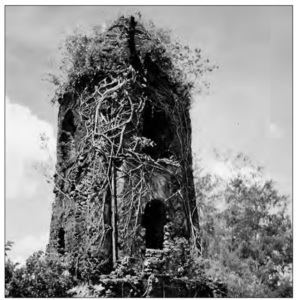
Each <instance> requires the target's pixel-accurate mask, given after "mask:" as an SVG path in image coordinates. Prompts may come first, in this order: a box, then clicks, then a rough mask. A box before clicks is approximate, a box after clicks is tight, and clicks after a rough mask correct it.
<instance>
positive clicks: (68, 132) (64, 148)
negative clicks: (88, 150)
mask: <svg viewBox="0 0 296 300" xmlns="http://www.w3.org/2000/svg"><path fill="white" fill-rule="evenodd" d="M61 130H62V131H61V135H60V138H59V144H60V149H61V155H62V159H63V160H68V159H70V157H72V155H73V153H72V152H73V151H75V149H74V134H75V131H76V126H75V124H74V115H73V112H72V111H71V110H68V111H67V113H66V114H65V117H64V119H63V122H62V126H61Z"/></svg>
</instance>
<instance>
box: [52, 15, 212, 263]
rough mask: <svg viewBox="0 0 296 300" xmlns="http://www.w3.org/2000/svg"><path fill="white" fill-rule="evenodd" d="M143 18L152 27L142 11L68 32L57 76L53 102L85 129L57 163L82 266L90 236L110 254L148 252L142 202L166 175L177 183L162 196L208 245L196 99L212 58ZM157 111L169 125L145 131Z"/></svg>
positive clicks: (58, 182) (195, 243) (177, 219)
mask: <svg viewBox="0 0 296 300" xmlns="http://www.w3.org/2000/svg"><path fill="white" fill-rule="evenodd" d="M146 25H147V27H148V29H150V30H146V29H145V28H144V25H143V23H142V22H141V20H137V21H136V20H135V18H134V17H131V18H125V17H121V18H119V19H118V20H117V21H116V22H115V23H114V24H113V25H111V26H110V27H109V28H108V29H107V30H106V32H104V33H99V32H98V31H96V30H94V31H93V32H92V33H91V34H90V35H89V36H86V35H81V34H76V35H73V36H70V37H68V38H67V40H66V42H65V54H64V60H63V62H62V67H61V69H62V70H63V72H64V73H63V76H61V77H57V76H52V82H53V83H54V84H55V85H56V86H57V89H56V93H55V95H54V97H53V102H54V103H55V102H59V104H60V105H61V107H66V108H68V109H72V110H73V111H74V112H75V116H76V117H75V118H76V123H78V124H80V125H79V126H80V132H82V134H80V137H79V143H77V145H76V146H75V147H76V148H75V155H70V156H69V159H68V161H62V162H60V164H59V163H58V167H57V172H56V188H55V191H56V193H57V194H59V195H61V196H60V197H61V198H63V199H65V200H64V201H65V203H64V202H63V205H65V206H67V205H68V206H69V208H68V210H69V215H68V218H69V217H72V218H74V219H75V225H73V226H74V232H75V243H74V244H75V247H76V250H75V252H76V260H77V266H78V265H79V263H80V261H82V260H83V259H82V260H81V258H82V256H85V257H84V263H83V264H85V261H87V259H89V260H91V259H92V260H93V258H90V257H89V253H90V252H91V247H93V246H95V247H96V248H97V249H105V250H106V249H107V250H106V251H107V252H108V253H111V252H112V253H113V257H112V259H113V263H114V262H115V261H116V259H117V257H118V254H117V253H116V251H117V250H116V249H117V246H119V251H122V252H123V253H124V254H129V255H133V256H134V257H140V256H141V251H142V250H143V241H142V238H141V230H142V228H141V215H142V213H143V211H142V210H143V204H145V203H146V202H147V201H148V200H149V199H148V198H149V197H150V198H151V197H152V196H153V195H154V194H155V185H157V184H159V182H161V180H165V182H166V183H165V184H166V185H167V187H166V188H167V190H169V191H170V193H168V195H162V196H163V197H162V198H164V199H163V200H164V202H165V203H166V205H167V207H168V208H169V209H170V210H172V207H173V215H174V216H176V217H174V218H175V223H176V224H175V225H176V227H181V226H183V227H184V226H185V225H182V224H181V222H182V219H185V220H186V224H187V225H186V226H185V227H186V228H185V229H184V230H185V231H186V232H187V235H188V236H190V237H191V242H192V247H193V248H195V249H196V250H197V251H199V252H200V251H201V247H200V238H199V228H198V216H197V209H196V202H195V196H194V186H193V178H192V161H191V160H192V158H191V125H190V117H189V107H190V103H191V97H192V93H193V91H194V88H196V90H197V91H200V89H201V87H202V85H201V82H202V76H203V75H204V74H205V73H206V72H210V71H212V70H213V69H214V68H215V67H214V66H212V65H211V64H210V63H209V61H208V60H203V59H202V57H201V54H200V50H198V49H195V50H193V51H191V50H190V48H189V47H183V46H182V45H181V44H180V43H178V42H173V41H172V39H171V38H170V36H169V34H168V33H167V32H165V31H161V30H157V29H156V28H155V26H154V25H153V24H151V23H149V24H146ZM195 81H196V82H197V84H195ZM64 110H65V111H66V109H64ZM157 117H158V119H157ZM145 118H146V119H145ZM147 118H148V119H147ZM77 120H78V121H77ZM155 120H158V121H157V122H158V125H160V127H162V128H164V129H165V130H169V131H170V132H169V134H168V131H166V132H164V134H163V137H162V136H161V135H160V137H157V138H155V137H153V136H152V137H149V136H145V134H143V133H144V132H145V131H146V132H149V130H148V129H149V128H148V129H145V128H144V127H145V126H146V125H145V124H147V123H149V122H151V123H153V122H156V121H155ZM150 126H153V124H152V125H150ZM150 129H151V128H150ZM164 129H161V128H154V131H155V130H164ZM150 132H151V130H150ZM165 133H166V134H165ZM167 135H169V140H166V139H168V137H167ZM69 147H70V146H69ZM71 147H72V146H71ZM71 147H70V148H71ZM70 148H69V149H70ZM72 148H73V147H72ZM153 149H154V151H153ZM67 199H68V200H67ZM72 199H74V201H75V205H74V206H73V201H72ZM71 203H72V204H71ZM174 207H175V208H174ZM176 207H177V208H176ZM181 211H183V212H185V215H184V216H179V215H180V214H181ZM117 212H118V213H117ZM118 214H120V218H118ZM85 220H87V222H85ZM178 222H179V223H178ZM85 236H87V239H85V238H84V237H85ZM111 236H112V238H111ZM111 239H112V242H110V240H111ZM123 241H124V248H122V247H121V245H123ZM111 247H113V249H112V251H110V249H111ZM108 249H109V250H108ZM142 252H143V251H142ZM114 253H115V254H114ZM105 254H106V253H105ZM102 257H106V255H102ZM110 259H111V257H110ZM109 261H110V260H109V259H108V260H107V261H106V260H105V261H104V260H102V261H101V262H100V265H104V264H105V263H108V262H109ZM90 264H91V263H90ZM85 268H86V269H87V267H85Z"/></svg>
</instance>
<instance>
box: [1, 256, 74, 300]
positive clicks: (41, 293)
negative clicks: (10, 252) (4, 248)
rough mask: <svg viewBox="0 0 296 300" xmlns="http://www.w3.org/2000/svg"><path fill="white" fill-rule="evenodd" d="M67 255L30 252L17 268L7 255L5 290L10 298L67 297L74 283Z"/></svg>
mask: <svg viewBox="0 0 296 300" xmlns="http://www.w3.org/2000/svg"><path fill="white" fill-rule="evenodd" d="M69 269H70V262H69V261H68V260H67V258H66V257H64V258H63V257H59V256H49V255H46V254H44V253H43V252H42V251H39V252H36V253H34V254H33V255H31V256H30V257H29V258H28V259H27V261H26V264H25V265H24V266H22V267H19V268H18V264H14V263H13V262H12V261H11V260H10V259H8V260H7V261H6V262H5V294H6V297H11V298H15V297H17V298H23V297H25V298H28V297H30V298H31V297H42V298H43V297H44V298H48V297H67V291H68V290H69V289H71V288H73V286H74V285H75V283H76V280H75V278H74V277H73V276H72V275H71V274H70V271H69Z"/></svg>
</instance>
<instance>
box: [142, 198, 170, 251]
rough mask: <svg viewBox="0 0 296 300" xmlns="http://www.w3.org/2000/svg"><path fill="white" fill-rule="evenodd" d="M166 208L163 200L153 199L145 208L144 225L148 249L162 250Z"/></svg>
mask: <svg viewBox="0 0 296 300" xmlns="http://www.w3.org/2000/svg"><path fill="white" fill-rule="evenodd" d="M165 223H166V208H165V205H164V203H163V201H162V200H160V199H153V200H151V201H149V202H148V203H147V205H146V207H145V210H144V215H143V219H142V225H143V226H144V227H145V229H146V248H150V249H162V248H163V239H164V230H163V227H164V225H165Z"/></svg>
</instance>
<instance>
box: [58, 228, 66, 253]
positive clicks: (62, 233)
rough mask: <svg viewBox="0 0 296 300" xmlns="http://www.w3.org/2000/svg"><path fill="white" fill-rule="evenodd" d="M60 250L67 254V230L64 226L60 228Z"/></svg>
mask: <svg viewBox="0 0 296 300" xmlns="http://www.w3.org/2000/svg"><path fill="white" fill-rule="evenodd" d="M58 252H59V253H60V254H62V255H63V254H65V230H64V228H60V229H59V233H58Z"/></svg>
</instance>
